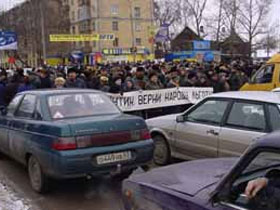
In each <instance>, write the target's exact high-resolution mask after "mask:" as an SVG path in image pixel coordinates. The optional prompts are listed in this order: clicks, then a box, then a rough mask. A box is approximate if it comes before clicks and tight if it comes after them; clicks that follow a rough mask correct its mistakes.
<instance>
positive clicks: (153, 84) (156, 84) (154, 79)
mask: <svg viewBox="0 0 280 210" xmlns="http://www.w3.org/2000/svg"><path fill="white" fill-rule="evenodd" d="M162 88H163V85H162V84H161V83H160V81H159V78H158V75H157V73H155V72H152V73H151V74H150V75H149V82H148V83H147V84H146V88H145V89H146V90H158V89H162Z"/></svg>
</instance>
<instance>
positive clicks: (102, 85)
mask: <svg viewBox="0 0 280 210" xmlns="http://www.w3.org/2000/svg"><path fill="white" fill-rule="evenodd" d="M99 80H100V81H99V87H98V89H99V90H100V91H103V92H106V93H107V92H109V91H110V86H109V85H108V83H109V78H108V77H106V76H101V77H100V79H99Z"/></svg>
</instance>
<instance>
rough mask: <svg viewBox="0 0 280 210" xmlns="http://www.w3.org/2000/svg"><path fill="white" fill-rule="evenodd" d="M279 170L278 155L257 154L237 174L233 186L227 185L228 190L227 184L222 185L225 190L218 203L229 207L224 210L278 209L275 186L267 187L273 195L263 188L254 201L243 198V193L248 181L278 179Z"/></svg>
mask: <svg viewBox="0 0 280 210" xmlns="http://www.w3.org/2000/svg"><path fill="white" fill-rule="evenodd" d="M241 167H242V166H241ZM279 170H280V154H279V153H277V152H275V151H272V150H271V151H269V150H266V151H262V152H260V153H258V154H257V155H256V156H255V158H254V159H253V160H252V161H251V162H250V163H249V164H247V167H245V169H244V170H243V171H241V172H237V173H240V175H239V177H237V179H236V180H235V181H234V182H233V184H230V185H229V187H230V189H227V184H226V185H224V186H225V188H226V189H222V190H221V194H220V195H219V200H220V203H221V204H222V205H225V206H228V207H230V208H226V209H248V210H249V209H251V210H253V209H270V210H274V209H275V210H276V209H279V202H278V198H277V197H276V192H277V193H278V192H279V187H278V186H277V185H275V184H270V185H269V191H270V192H275V193H269V192H268V191H266V190H265V189H267V188H264V189H263V190H262V191H259V193H257V195H256V197H254V199H248V198H247V197H244V191H245V189H246V186H247V184H248V182H249V181H251V180H256V179H257V178H261V177H264V176H266V177H269V178H270V179H273V178H276V179H279ZM275 190H276V191H275ZM268 195H269V196H268Z"/></svg>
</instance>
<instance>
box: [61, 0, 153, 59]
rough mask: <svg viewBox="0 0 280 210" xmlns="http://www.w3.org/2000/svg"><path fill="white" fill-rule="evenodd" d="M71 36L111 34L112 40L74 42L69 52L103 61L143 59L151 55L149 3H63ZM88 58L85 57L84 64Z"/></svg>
mask: <svg viewBox="0 0 280 210" xmlns="http://www.w3.org/2000/svg"><path fill="white" fill-rule="evenodd" d="M65 2H66V3H67V4H68V5H69V19H70V23H71V27H70V32H71V34H114V37H115V39H114V40H103V41H92V42H75V43H72V46H71V47H72V50H73V51H82V52H83V53H84V54H85V55H86V56H93V55H94V54H96V53H99V54H102V56H103V60H105V61H106V60H107V61H112V60H113V61H120V60H129V61H133V60H134V61H135V60H144V59H147V58H150V57H151V55H152V54H153V51H154V49H153V47H154V43H153V37H151V29H152V28H154V21H153V11H154V9H153V0H65ZM89 60H90V58H89V57H88V61H89Z"/></svg>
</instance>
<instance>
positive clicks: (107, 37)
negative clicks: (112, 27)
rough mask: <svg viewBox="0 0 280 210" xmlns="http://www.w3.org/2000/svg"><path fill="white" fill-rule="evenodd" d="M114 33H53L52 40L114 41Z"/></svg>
mask: <svg viewBox="0 0 280 210" xmlns="http://www.w3.org/2000/svg"><path fill="white" fill-rule="evenodd" d="M113 40H115V35H114V34H51V35H50V42H92V41H113Z"/></svg>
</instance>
